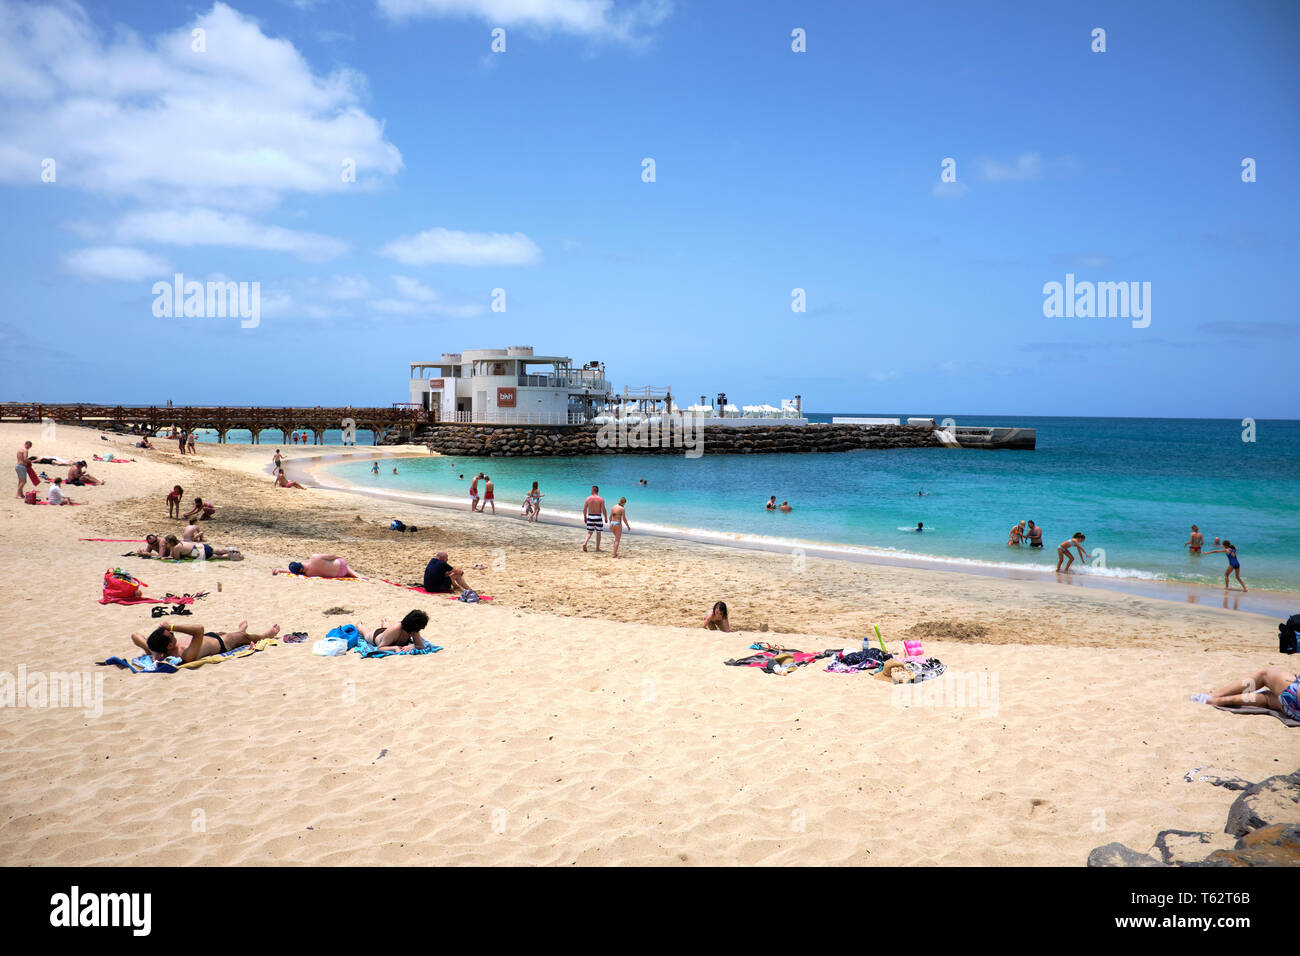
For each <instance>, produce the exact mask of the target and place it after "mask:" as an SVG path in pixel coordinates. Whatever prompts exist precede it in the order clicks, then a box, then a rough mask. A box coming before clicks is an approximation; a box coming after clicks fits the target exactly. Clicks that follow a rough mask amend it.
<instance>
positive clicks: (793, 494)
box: [330, 415, 1300, 592]
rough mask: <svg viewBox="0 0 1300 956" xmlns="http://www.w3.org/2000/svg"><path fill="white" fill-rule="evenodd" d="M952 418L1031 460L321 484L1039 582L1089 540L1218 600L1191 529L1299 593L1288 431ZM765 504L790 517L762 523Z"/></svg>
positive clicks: (494, 464) (860, 461) (939, 456)
mask: <svg viewBox="0 0 1300 956" xmlns="http://www.w3.org/2000/svg"><path fill="white" fill-rule="evenodd" d="M811 417H812V419H813V420H814V421H818V420H821V421H829V420H830V416H829V415H822V416H811ZM952 417H953V418H954V419H955V420H956V421H957V422H958V423H959V424H967V423H969V424H978V425H1023V426H1028V427H1033V428H1037V429H1038V447H1037V449H1036V450H1035V451H978V450H973V449H930V448H926V449H904V450H898V451H860V452H841V453H833V454H790V455H743V456H741V455H709V454H708V448H707V445H706V446H705V454H704V456H703V457H702V458H699V459H687V458H684V457H682V456H681V455H675V454H674V455H667V454H663V455H605V456H597V457H592V458H484V459H478V458H459V459H455V462H454V464H452V463H451V462H449V461H448V460H447V459H444V458H430V459H428V460H424V459H408V460H403V461H400V462H398V463H396V464H397V465H398V470H399V474H397V475H393V474H391V471H392V465H388V466H387V467H384V468H383V469H382V471H381V474H380V475H378V476H372V475H371V474H370V466H369V465H368V464H363V463H346V464H339V465H334V466H332V467H331V469H330V470H331V471H332V472H333V473H335V474H337V475H339V476H340V477H343V478H346V479H347V480H349V481H351V482H353V483H354V484H357V485H361V486H375V487H383V488H391V489H398V490H406V491H416V492H426V493H435V494H443V495H455V496H467V495H468V485H469V479H470V478H471V477H473V475H474V474H475V473H477V472H478V471H479V470H483V471H486V472H487V473H488V474H489V475H491V476H492V478H493V480H494V481H495V482H496V496H497V508H498V510H500V511H514V512H516V513H517V512H518V511H519V509H520V504H521V502H522V500H523V498H524V495H525V493H526V491H527V490H528V488H529V486H530V485H531V483H532V482H533V481H534V480H536V481H539V482H540V483H541V489H542V491H543V492H544V493H545V494H546V496H547V497H546V498H545V499H543V507H544V508H545V507H551V508H560V509H564V510H570V511H579V510H581V508H582V501H583V499H584V498H585V497H586V495H587V493H588V490H589V488H590V486H591V485H592V484H593V483H594V484H598V485H600V486H601V493H602V494H603V495H604V496H605V498H606V499H607V500H608V501H610V502H611V503H612V502H614V501H617V500H618V498H619V497H620V496H626V497H627V498H628V516H629V518H630V520H631V522H632V527H633V529H635V528H636V526H637V521H638V519H640V520H642V521H648V522H652V523H654V524H660V525H669V526H675V527H680V528H689V529H708V530H714V531H727V532H733V533H739V534H743V535H747V536H763V537H771V538H778V539H787V540H789V539H793V540H799V541H814V542H827V543H833V544H847V545H856V546H865V547H871V548H879V549H889V550H891V551H896V552H898V553H900V554H914V555H923V556H929V557H939V558H944V559H948V560H955V561H957V562H972V563H979V564H994V565H996V564H998V563H1007V564H1011V565H1032V566H1038V567H1043V566H1046V567H1048V568H1051V567H1054V566H1055V563H1056V545H1057V544H1058V543H1059V542H1061V541H1063V540H1065V539H1066V538H1068V537H1069V536H1070V535H1071V534H1072V533H1073V532H1075V531H1083V532H1084V533H1085V534H1086V535H1087V536H1088V537H1087V541H1086V546H1087V547H1088V548H1089V549H1090V551H1093V557H1092V561H1093V564H1092V565H1091V566H1090V567H1089V568H1088V569H1087V573H1090V574H1105V575H1110V576H1115V577H1146V578H1152V579H1167V580H1174V581H1189V582H1196V583H1202V584H1217V585H1218V586H1220V587H1221V586H1222V581H1223V571H1224V569H1225V568H1226V567H1227V560H1226V558H1225V557H1224V556H1223V555H1208V556H1200V557H1196V556H1192V555H1190V554H1189V553H1188V552H1187V551H1186V549H1184V548H1183V547H1182V544H1183V542H1185V541H1186V540H1187V536H1188V533H1189V531H1190V530H1191V525H1192V524H1197V525H1199V526H1200V529H1201V531H1202V533H1204V534H1205V537H1206V542H1207V548H1208V547H1210V546H1211V545H1209V544H1208V542H1210V541H1212V540H1213V538H1214V537H1215V536H1216V535H1218V536H1220V537H1224V538H1228V539H1230V540H1231V541H1232V542H1233V543H1234V544H1235V545H1236V546H1237V548H1238V553H1239V555H1240V559H1241V565H1242V576H1243V577H1244V578H1245V581H1246V584H1247V586H1248V587H1251V588H1268V589H1276V590H1287V591H1296V592H1300V422H1296V421H1260V422H1258V424H1257V427H1256V436H1255V438H1256V440H1255V441H1254V442H1246V441H1243V440H1242V432H1243V428H1242V425H1241V422H1240V420H1239V419H1237V420H1188V419H1168V420H1146V419H1098V418H1030V417H1018V418H999V417H995V416H957V415H954V416H952ZM358 444H359V445H360V444H361V443H360V441H359V442H358ZM359 450H360V449H359ZM461 474H464V476H465V480H463V481H462V480H459V479H458V477H457V476H458V475H461ZM642 478H644V479H646V481H647V482H648V485H647V486H646V487H641V486H640V485H639V484H638V481H639V479H642ZM918 492H924V495H923V496H922V495H918ZM769 495H776V497H777V501H778V502H780V501H782V500H788V501H789V502H790V504H791V505H793V506H794V511H793V512H792V513H790V514H779V513H772V512H768V511H765V510H764V507H763V505H764V503H765V502H766V501H767V498H768V496H769ZM1022 519H1032V520H1034V521H1035V522H1037V523H1038V524H1040V525H1042V526H1043V527H1044V529H1045V530H1044V535H1043V541H1044V543H1045V545H1046V546H1045V547H1044V548H1043V550H1042V551H1035V550H1030V549H1029V548H1027V547H1022V548H1008V547H1006V546H1005V543H1006V540H1007V531H1008V529H1009V528H1010V527H1011V525H1012V524H1014V523H1015V522H1016V521H1019V520H1022ZM918 521H920V522H924V524H925V529H926V530H925V531H924V532H923V533H920V534H918V533H916V532H915V531H913V530H911V529H913V528H915V527H916V524H917V522H918ZM1095 549H1101V551H1102V552H1104V566H1103V560H1102V556H1101V554H1100V553H1099V552H1096V551H1095ZM1077 566H1078V565H1077V563H1076V567H1077Z"/></svg>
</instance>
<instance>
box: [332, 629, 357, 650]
mask: <svg viewBox="0 0 1300 956" xmlns="http://www.w3.org/2000/svg"><path fill="white" fill-rule="evenodd" d="M325 640H327V641H329V640H335V641H342V642H343V643H344V644H345V645H346V648H345V649H346V650H349V651H350V650H352V648H354V647H356V646H357V641H359V640H361V632H360V631H358V630H357V626H356V625H355V624H342V625H340V626H339V627H336V628H334V629H333V630H332V631H330V632H329V633H328V634H326V635H325Z"/></svg>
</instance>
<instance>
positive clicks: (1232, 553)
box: [1205, 538, 1246, 594]
mask: <svg viewBox="0 0 1300 956" xmlns="http://www.w3.org/2000/svg"><path fill="white" fill-rule="evenodd" d="M1205 553H1206V554H1226V555H1227V556H1228V570H1226V571H1224V572H1223V589H1224V590H1225V591H1226V590H1228V588H1229V587H1231V585H1230V584H1229V581H1228V579H1229V578H1230V577H1231V576H1232V574H1233V573H1234V572H1235V573H1236V575H1237V583H1238V584H1240V585H1241V590H1242V593H1243V594H1244V593H1245V591H1246V582H1245V581H1243V580H1242V579H1241V562H1240V561H1239V560H1237V549H1236V548H1234V547H1233V546H1232V542H1231V541H1229V540H1228V539H1227V538H1224V539H1223V547H1222V548H1215V549H1214V550H1213V551H1206V552H1205Z"/></svg>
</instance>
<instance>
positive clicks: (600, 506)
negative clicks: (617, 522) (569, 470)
mask: <svg viewBox="0 0 1300 956" xmlns="http://www.w3.org/2000/svg"><path fill="white" fill-rule="evenodd" d="M608 517H609V512H608V510H607V509H606V508H605V499H604V498H602V497H601V496H600V489H599V488H597V487H596V486H595V485H592V486H591V494H590V495H588V496H587V501H586V503H585V504H584V505H583V506H582V519H583V521H585V522H586V524H587V539H586V541H583V542H582V550H583V551H586V550H587V542H588V541H590V540H591V536H592V535H593V534H594V535H595V536H596V550H597V551H599V550H600V533H601V531H603V530H604V528H605V519H606V518H608Z"/></svg>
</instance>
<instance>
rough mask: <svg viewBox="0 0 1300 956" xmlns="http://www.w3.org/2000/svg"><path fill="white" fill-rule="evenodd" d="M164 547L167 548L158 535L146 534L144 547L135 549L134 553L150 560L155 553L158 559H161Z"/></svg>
mask: <svg viewBox="0 0 1300 956" xmlns="http://www.w3.org/2000/svg"><path fill="white" fill-rule="evenodd" d="M166 547H168V546H167V545H166V543H165V542H164V541H163V539H162V537H161V536H160V535H156V534H147V535H145V536H144V547H143V548H137V549H136V551H135V553H136V554H138V555H139V556H140V557H142V558H152V557H153V556H154V552H157V554H158V557H160V558H161V557H162V554H163V549H164V548H166Z"/></svg>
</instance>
